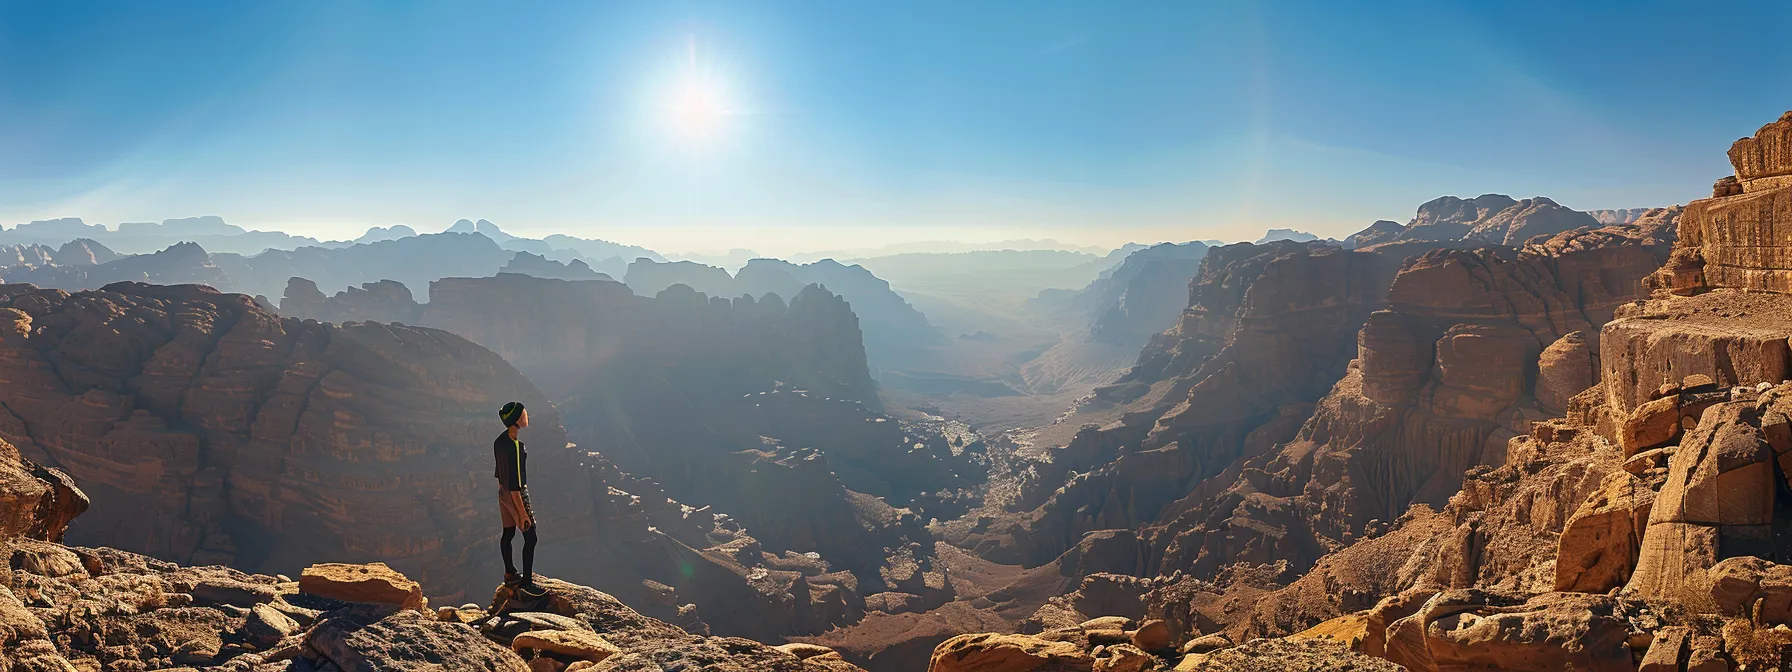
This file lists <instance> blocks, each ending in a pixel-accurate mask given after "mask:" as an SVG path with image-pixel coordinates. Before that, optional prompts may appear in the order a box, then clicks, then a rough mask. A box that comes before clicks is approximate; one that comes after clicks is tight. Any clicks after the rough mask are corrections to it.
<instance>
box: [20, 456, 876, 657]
mask: <svg viewBox="0 0 1792 672" xmlns="http://www.w3.org/2000/svg"><path fill="white" fill-rule="evenodd" d="M87 506H88V500H87V497H86V495H85V494H84V493H82V492H81V491H80V490H79V489H78V488H76V487H74V486H73V484H72V483H71V481H70V479H69V478H68V477H67V476H66V475H65V474H62V473H61V472H60V471H58V470H55V469H46V468H43V467H40V466H38V465H35V464H32V463H31V462H29V461H26V460H24V459H23V458H22V457H21V456H20V455H19V453H18V451H17V450H15V449H14V448H13V447H12V446H11V445H8V444H5V443H4V442H0V557H5V558H7V559H8V562H9V569H7V570H6V571H4V572H0V671H5V672H72V671H75V670H108V671H111V670H164V669H217V670H233V671H238V672H246V671H249V670H263V671H271V670H286V671H318V672H324V671H336V670H341V671H344V672H351V671H354V672H359V671H366V672H373V671H389V670H488V671H505V672H526V671H527V672H562V671H565V670H572V671H574V672H578V671H581V670H591V671H593V672H595V671H597V670H675V669H688V670H699V669H701V670H740V671H743V672H744V671H747V670H781V671H792V672H794V671H797V670H811V671H819V670H839V671H849V670H856V669H858V668H856V667H854V666H852V665H850V664H848V663H846V662H845V661H844V660H842V659H841V658H840V656H839V654H837V653H833V652H832V651H830V650H828V649H825V648H823V647H817V646H810V645H787V646H784V647H772V646H767V645H765V644H760V643H758V642H754V641H752V640H746V639H738V638H731V637H707V636H703V635H696V634H691V633H689V632H686V631H685V630H683V629H681V628H678V627H676V626H673V625H670V624H668V623H665V622H663V621H660V620H657V619H654V618H650V617H647V616H644V615H642V614H640V613H638V612H636V611H635V610H633V609H630V608H629V607H627V606H624V605H623V604H622V603H621V602H619V601H617V600H616V599H615V598H613V597H611V596H609V595H607V594H605V593H602V592H599V591H597V590H594V589H591V588H587V587H584V586H580V585H576V584H572V583H567V582H564V581H559V580H555V579H546V578H544V579H541V581H540V583H541V584H542V586H543V587H545V588H547V589H548V590H549V591H550V592H549V595H548V596H547V597H545V598H536V599H529V598H527V597H525V596H521V595H518V594H516V593H515V592H514V591H512V590H510V589H508V588H505V587H499V588H498V590H497V591H496V592H495V594H494V595H493V598H492V601H491V603H490V604H489V605H484V606H481V605H477V604H463V605H460V606H439V607H432V606H431V605H430V601H429V599H428V598H427V597H426V596H425V595H424V591H423V588H422V587H421V586H420V585H419V584H418V583H417V582H415V581H412V580H410V579H409V578H407V577H406V576H405V575H403V574H401V573H399V572H398V571H396V570H393V569H391V568H389V567H387V566H386V565H385V564H382V563H372V564H331V563H322V564H316V565H312V566H310V567H307V568H306V569H305V570H304V571H303V572H302V573H301V575H300V576H299V577H298V580H296V581H294V580H291V579H290V578H288V577H286V576H269V575H265V574H250V573H245V572H241V571H238V570H235V569H230V568H228V567H222V566H216V565H212V566H181V565H177V564H174V563H169V562H164V561H160V560H156V559H153V558H150V557H148V556H144V555H139V554H136V553H130V552H127V551H121V550H118V549H114V548H105V547H99V548H86V547H79V546H65V545H63V544H61V543H57V541H55V540H57V539H60V538H61V536H62V534H63V531H64V529H65V527H66V525H67V524H68V523H69V522H70V521H71V520H72V519H73V518H74V517H75V516H77V515H79V514H80V513H82V512H83V511H84V510H85V509H86V508H87Z"/></svg>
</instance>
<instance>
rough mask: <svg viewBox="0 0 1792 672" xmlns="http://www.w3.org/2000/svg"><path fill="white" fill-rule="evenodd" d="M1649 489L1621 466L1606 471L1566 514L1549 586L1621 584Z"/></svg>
mask: <svg viewBox="0 0 1792 672" xmlns="http://www.w3.org/2000/svg"><path fill="white" fill-rule="evenodd" d="M1654 503H1655V491H1654V490H1651V489H1650V488H1649V484H1648V483H1646V482H1644V481H1643V480H1642V479H1639V478H1637V477H1636V476H1634V475H1631V474H1630V473H1628V472H1625V471H1614V472H1611V473H1609V474H1607V475H1606V477H1605V480H1604V481H1603V482H1601V484H1600V488H1599V490H1598V491H1597V492H1595V493H1594V494H1593V496H1592V497H1589V498H1588V499H1587V500H1586V501H1584V502H1582V503H1581V505H1580V509H1578V510H1577V511H1575V512H1574V515H1573V516H1572V517H1570V518H1569V519H1568V522H1567V523H1566V524H1565V525H1564V526H1563V528H1562V534H1561V537H1560V542H1559V546H1558V549H1559V550H1557V552H1556V574H1555V589H1556V590H1558V591H1564V592H1578V593H1604V592H1606V591H1608V590H1611V589H1612V588H1616V587H1619V586H1622V585H1624V583H1625V582H1626V581H1628V580H1629V579H1630V574H1631V572H1632V571H1633V570H1634V569H1635V567H1636V557H1637V553H1638V552H1639V551H1640V550H1641V548H1642V540H1643V532H1644V530H1645V529H1647V527H1648V524H1649V511H1650V508H1651V507H1652V506H1653V505H1654Z"/></svg>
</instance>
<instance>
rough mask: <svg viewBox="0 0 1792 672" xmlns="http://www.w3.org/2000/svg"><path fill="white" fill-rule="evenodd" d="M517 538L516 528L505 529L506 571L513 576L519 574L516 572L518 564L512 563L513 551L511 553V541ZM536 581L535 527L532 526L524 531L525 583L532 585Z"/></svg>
mask: <svg viewBox="0 0 1792 672" xmlns="http://www.w3.org/2000/svg"><path fill="white" fill-rule="evenodd" d="M515 538H516V528H514V527H506V528H504V538H503V546H504V571H505V572H508V573H511V574H515V573H517V572H516V564H515V563H514V562H512V561H511V551H510V540H511V539H515ZM534 580H535V526H534V525H530V526H529V529H527V530H523V583H525V584H528V583H532V582H534Z"/></svg>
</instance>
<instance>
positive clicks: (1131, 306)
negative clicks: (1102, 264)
mask: <svg viewBox="0 0 1792 672" xmlns="http://www.w3.org/2000/svg"><path fill="white" fill-rule="evenodd" d="M1206 256H1207V245H1206V244H1204V243H1182V244H1175V243H1163V244H1160V245H1154V246H1152V247H1149V248H1146V249H1143V250H1139V251H1137V252H1134V253H1132V254H1130V255H1127V257H1126V260H1125V261H1122V262H1120V265H1119V266H1116V267H1114V268H1113V269H1111V270H1109V271H1107V272H1104V273H1103V274H1102V277H1101V278H1099V279H1097V280H1096V281H1094V282H1091V283H1089V286H1087V287H1084V288H1083V289H1082V290H1081V291H1079V292H1077V294H1076V296H1074V297H1073V298H1072V299H1071V306H1070V307H1071V309H1072V310H1073V311H1076V312H1078V313H1080V315H1079V317H1081V318H1082V319H1084V320H1087V321H1088V323H1089V335H1090V337H1091V338H1093V339H1095V340H1097V341H1101V342H1105V343H1116V344H1122V345H1128V346H1133V347H1138V346H1141V345H1144V343H1145V341H1147V340H1149V339H1150V338H1151V336H1153V335H1155V334H1157V333H1159V332H1162V331H1163V330H1165V329H1167V328H1169V327H1170V325H1172V324H1175V323H1176V316H1177V315H1180V314H1181V313H1182V309H1183V308H1184V307H1186V306H1187V304H1188V284H1189V281H1190V280H1191V279H1193V278H1194V277H1195V272H1196V271H1198V270H1199V269H1200V267H1201V259H1203V258H1204V257H1206Z"/></svg>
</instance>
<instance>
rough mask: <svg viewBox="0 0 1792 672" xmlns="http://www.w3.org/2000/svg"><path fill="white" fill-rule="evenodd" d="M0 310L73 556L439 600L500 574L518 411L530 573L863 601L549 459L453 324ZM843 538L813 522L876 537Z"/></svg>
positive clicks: (524, 388)
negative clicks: (527, 469) (365, 570)
mask: <svg viewBox="0 0 1792 672" xmlns="http://www.w3.org/2000/svg"><path fill="white" fill-rule="evenodd" d="M517 277H521V276H517ZM0 305H3V306H5V308H3V309H0V314H3V315H6V316H8V317H6V319H5V321H4V322H0V324H3V325H4V327H5V328H4V330H0V379H3V380H4V381H5V384H4V385H0V405H3V407H4V411H5V412H4V413H3V414H0V438H5V439H7V440H10V441H11V442H12V443H14V444H15V445H17V446H18V448H19V452H20V453H21V454H22V455H23V457H24V458H25V459H28V460H30V461H31V462H33V463H35V464H39V465H44V466H45V467H46V468H54V469H59V470H61V471H62V472H65V473H67V474H68V475H69V476H72V477H73V479H74V482H79V483H83V484H84V485H83V488H82V489H83V490H85V491H86V493H87V495H89V496H91V497H92V498H93V500H94V502H95V507H94V508H95V511H94V512H91V513H89V514H88V515H87V516H86V517H85V518H84V519H83V520H82V523H81V524H80V525H78V526H76V527H75V528H74V529H73V530H72V531H71V532H70V534H69V539H70V541H71V542H74V543H84V544H92V545H100V544H107V545H112V546H117V547H123V548H126V549H128V550H132V551H137V552H145V553H149V554H153V555H155V556H158V557H163V558H170V559H176V560H180V561H182V562H199V563H207V562H215V563H229V564H231V565H233V566H236V567H240V568H243V569H245V570H249V571H262V572H289V573H297V571H298V569H299V568H301V567H304V566H305V565H308V564H313V563H318V562H327V561H376V560H377V561H384V562H386V563H387V564H389V565H390V566H392V567H393V568H394V569H396V570H398V571H400V572H403V573H404V574H406V575H409V576H413V577H416V578H417V579H419V580H420V582H421V583H422V585H423V588H424V589H425V590H426V591H428V592H429V593H430V594H432V595H436V596H442V597H445V598H447V599H450V600H457V601H458V600H460V599H462V598H463V596H464V595H466V594H468V593H469V591H471V590H474V589H477V588H478V587H479V586H481V585H483V584H484V580H485V579H484V578H483V577H492V576H497V575H498V573H499V568H498V563H497V558H496V555H497V554H496V553H493V552H488V551H489V549H492V548H495V546H496V536H497V527H496V525H495V522H494V521H496V520H497V518H496V511H495V508H496V507H495V504H493V503H492V499H491V494H490V493H491V490H489V488H490V485H491V483H490V481H489V480H487V479H489V474H490V469H491V467H490V458H489V457H488V456H489V452H488V449H487V443H488V442H489V438H488V437H490V436H494V435H495V434H496V431H497V429H498V427H497V423H496V422H494V421H493V419H492V418H493V409H495V408H497V407H498V406H499V405H501V404H503V403H504V402H505V401H509V400H512V399H515V400H521V401H523V402H524V403H525V404H528V405H529V407H530V408H531V409H532V413H531V415H532V416H533V418H534V423H533V424H532V426H531V428H530V430H529V432H530V435H529V438H528V440H529V442H530V444H531V447H532V450H531V453H532V456H533V458H534V459H533V460H532V461H531V466H532V467H533V468H532V469H531V473H532V474H533V475H534V476H535V478H534V479H533V480H534V481H535V482H534V483H532V484H531V486H532V489H533V490H534V491H535V499H534V501H535V506H536V510H537V515H538V516H539V517H540V520H541V524H542V525H543V527H544V529H549V530H553V531H554V532H553V536H552V539H553V543H554V545H555V546H556V547H557V550H556V552H555V555H556V557H560V558H563V559H567V560H565V562H566V564H565V565H563V566H562V569H560V570H556V569H555V566H554V565H553V564H551V563H548V564H543V565H542V567H541V568H542V569H544V570H549V571H556V573H561V574H562V575H565V576H568V577H570V578H576V579H578V580H581V581H585V582H588V583H596V584H599V585H602V586H604V587H606V588H608V589H610V590H612V591H614V592H616V593H617V594H620V595H623V596H624V597H626V598H627V599H630V600H632V601H635V602H636V603H637V604H641V605H643V608H644V609H647V610H648V611H650V612H654V613H658V614H662V615H664V616H666V617H667V618H670V619H674V620H680V619H682V620H680V622H681V623H686V624H690V625H692V626H693V627H696V626H698V625H704V624H707V626H709V627H713V628H715V629H716V630H717V631H721V632H727V633H730V634H740V635H750V636H756V637H763V638H772V637H777V636H779V635H782V634H786V633H793V632H814V631H818V630H821V629H824V628H826V627H827V626H828V625H829V624H831V623H839V622H850V621H851V620H854V619H856V618H857V616H858V614H859V613H860V610H861V609H862V608H863V607H862V604H863V603H862V601H861V600H860V599H859V597H858V595H859V593H858V592H857V591H856V587H857V583H856V579H855V578H854V577H853V576H852V575H851V574H846V573H842V572H840V571H839V570H834V569H830V568H829V567H828V563H827V561H825V560H815V559H811V558H808V557H805V556H802V555H800V553H799V554H797V555H796V558H795V559H791V558H789V557H787V556H788V555H789V554H786V553H783V552H782V549H775V550H774V551H773V552H770V553H767V552H765V551H762V550H761V545H760V542H759V541H758V540H757V539H755V538H753V537H751V536H749V535H748V534H747V533H745V532H743V531H742V530H741V529H740V527H739V525H738V523H736V522H734V521H733V520H731V519H730V518H728V517H726V516H717V515H716V514H715V513H713V512H710V511H708V510H706V509H699V508H696V507H688V506H685V505H683V504H680V503H678V502H675V501H672V500H670V499H669V498H668V497H667V496H666V494H665V492H664V491H663V490H662V489H661V487H660V486H659V485H657V484H655V483H653V482H652V481H647V480H642V479H637V478H635V477H633V476H630V475H628V474H627V473H625V472H622V471H621V470H618V469H616V468H615V467H614V466H611V465H610V464H609V463H608V462H607V461H606V460H604V459H603V458H602V456H600V455H596V454H594V453H591V452H589V451H587V450H580V449H577V448H575V447H573V446H571V445H569V443H568V441H567V440H566V438H565V436H566V435H565V433H564V430H563V429H562V428H561V423H560V416H559V413H558V412H557V411H556V409H555V408H554V405H553V404H551V403H549V402H548V400H547V399H546V398H545V397H544V396H542V395H541V393H540V392H538V391H536V388H535V387H534V386H533V385H531V384H530V383H529V382H528V381H527V380H525V379H524V378H523V376H522V375H521V374H520V373H518V372H517V371H516V370H515V369H514V368H512V367H511V366H510V365H509V364H507V363H505V362H504V361H503V360H502V359H501V358H499V357H498V356H497V355H496V354H494V353H492V352H491V351H489V350H487V349H485V348H482V347H480V346H478V345H476V344H474V343H471V342H469V341H467V340H465V339H462V338H460V337H457V336H454V335H452V334H449V333H446V332H442V331H437V330H434V329H426V328H419V327H406V326H399V325H391V324H379V323H371V322H364V323H351V324H347V325H340V326H339V325H331V324H322V323H318V322H314V321H305V320H300V319H298V318H281V317H279V316H277V315H274V314H272V313H269V312H267V311H266V310H264V309H262V308H260V307H259V306H257V305H256V304H254V303H253V302H252V301H250V300H249V299H248V297H244V296H241V295H227V294H219V293H217V292H215V291H212V290H210V289H207V288H203V287H193V286H184V287H158V286H149V285H134V284H121V285H114V286H110V287H108V288H106V289H104V290H100V291H94V292H83V293H78V294H68V293H66V292H61V291H57V290H43V289H37V288H35V287H31V286H29V285H4V286H0ZM856 421H858V422H859V423H861V424H863V425H873V424H877V423H873V422H871V421H870V419H868V418H866V417H864V416H860V417H859V418H857V419H856ZM891 424H892V425H893V424H894V423H891ZM896 436H898V437H900V436H901V433H900V432H897V433H896ZM755 439H757V437H755ZM755 445H758V444H757V442H755ZM884 445H889V444H884ZM900 445H907V444H900ZM870 448H871V447H870V446H869V445H867V446H865V448H864V450H870ZM899 455H903V456H907V457H910V458H919V457H923V456H925V455H927V453H916V452H913V451H904V452H902V453H899ZM737 464H738V463H737ZM794 464H795V465H804V466H806V465H808V464H825V463H820V462H806V463H805V462H801V461H800V460H797V461H796V462H795V463H794ZM793 466H794V465H793ZM718 469H719V468H718ZM806 473H814V472H806ZM820 473H821V474H823V475H826V471H825V470H823V471H821V472H820ZM873 473H877V472H875V471H873ZM835 483H836V484H835V485H834V486H833V487H834V488H835V490H834V491H833V492H835V493H836V496H835V499H833V500H831V501H833V502H834V503H835V504H834V506H832V507H831V508H824V507H819V506H818V507H817V510H818V511H820V512H824V513H825V514H827V515H833V516H837V517H838V516H843V517H845V518H846V519H847V520H855V521H857V520H859V519H855V518H853V517H852V516H853V515H854V512H871V513H869V514H865V513H861V514H860V515H868V516H869V518H866V519H865V520H872V521H876V523H875V525H873V527H874V528H875V529H878V530H892V531H897V532H896V534H897V535H898V537H899V536H900V534H901V531H902V530H909V529H913V528H914V525H915V524H916V523H915V521H914V520H913V517H912V514H910V515H909V517H908V518H906V519H905V518H904V517H903V515H902V514H901V513H899V512H897V511H895V510H892V509H891V508H890V507H888V506H887V505H881V506H880V504H881V503H877V500H875V499H872V500H870V501H867V502H864V503H863V504H862V505H859V506H856V507H848V506H845V505H844V504H843V503H842V501H843V498H846V497H847V495H846V494H843V491H842V490H840V489H839V486H838V485H837V482H835ZM56 492H58V493H61V492H62V491H60V490H58V491H56ZM40 499H41V498H40ZM46 501H54V502H73V501H75V500H74V499H73V498H72V496H70V497H64V496H62V495H60V494H59V495H57V496H56V497H53V498H51V500H46ZM776 501H780V502H800V501H803V500H801V499H797V500H776ZM852 501H855V502H856V501H858V500H852ZM47 506H50V507H51V508H53V509H58V510H61V509H62V508H63V507H64V506H65V504H61V503H57V504H51V505H47ZM66 506H68V507H73V506H74V505H73V504H66ZM855 524H858V523H855ZM859 529H860V528H857V527H852V528H849V529H846V530H836V533H835V534H831V535H829V534H827V533H825V532H822V531H820V530H816V532H818V533H821V534H822V536H823V538H827V539H838V540H844V541H842V543H861V544H862V543H866V542H865V540H866V539H867V538H873V539H885V538H886V537H878V536H876V535H872V536H870V537H867V536H866V535H865V534H864V533H862V532H858V530H859ZM846 532H854V534H847V533H846ZM917 534H919V532H917ZM624 540H627V541H626V542H625V541H624ZM804 550H807V549H804ZM867 555H872V554H869V553H867ZM875 556H876V557H877V558H878V559H879V560H881V559H882V558H883V557H884V554H883V552H882V547H881V546H880V547H878V552H877V553H876V554H875ZM571 558H577V559H578V560H577V561H576V562H575V561H572V560H570V559H571ZM874 564H875V563H874ZM696 605H710V606H711V609H712V611H711V612H708V613H704V614H701V615H700V614H699V613H698V611H697V610H698V608H699V607H698V606H696Z"/></svg>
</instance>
